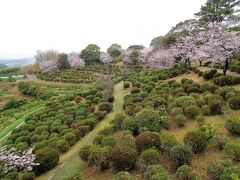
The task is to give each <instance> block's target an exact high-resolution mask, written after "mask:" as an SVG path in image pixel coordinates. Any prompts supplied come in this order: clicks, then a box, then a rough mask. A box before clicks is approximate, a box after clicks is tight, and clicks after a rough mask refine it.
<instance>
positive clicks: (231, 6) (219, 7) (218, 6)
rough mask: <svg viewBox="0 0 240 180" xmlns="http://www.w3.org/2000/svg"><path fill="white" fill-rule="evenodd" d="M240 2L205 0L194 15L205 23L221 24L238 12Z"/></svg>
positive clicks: (239, 0) (238, 0)
mask: <svg viewBox="0 0 240 180" xmlns="http://www.w3.org/2000/svg"><path fill="white" fill-rule="evenodd" d="M239 5H240V0H207V2H206V4H205V5H203V6H202V7H201V11H200V12H198V13H196V14H195V15H196V16H197V17H200V20H203V21H207V22H222V21H224V20H225V19H226V18H228V17H229V16H231V15H233V14H234V13H235V12H237V11H239V9H238V7H239Z"/></svg>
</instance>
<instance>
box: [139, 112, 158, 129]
mask: <svg viewBox="0 0 240 180" xmlns="http://www.w3.org/2000/svg"><path fill="white" fill-rule="evenodd" d="M136 121H137V123H138V127H139V130H140V131H154V132H158V131H159V130H160V117H159V115H158V113H157V112H156V111H155V110H153V109H149V108H145V109H142V110H141V111H139V112H138V113H137V114H136Z"/></svg>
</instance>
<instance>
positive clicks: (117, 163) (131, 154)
mask: <svg viewBox="0 0 240 180" xmlns="http://www.w3.org/2000/svg"><path fill="white" fill-rule="evenodd" d="M137 157H138V153H137V151H136V149H134V148H132V147H128V146H126V145H122V146H115V147H114V148H113V150H112V152H111V161H112V164H113V167H114V168H115V169H117V170H124V171H126V170H131V169H134V168H135V164H136V161H137Z"/></svg>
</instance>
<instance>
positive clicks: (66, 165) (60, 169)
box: [36, 82, 125, 180]
mask: <svg viewBox="0 0 240 180" xmlns="http://www.w3.org/2000/svg"><path fill="white" fill-rule="evenodd" d="M113 94H114V97H115V101H114V103H113V112H111V113H110V114H108V115H107V116H106V118H105V119H104V120H102V121H101V122H100V123H99V124H98V125H97V126H96V127H95V129H94V130H92V131H91V132H90V133H89V134H87V135H86V136H85V137H83V138H82V139H81V140H80V141H78V143H76V144H75V145H74V146H73V147H71V149H70V150H69V151H68V152H67V153H65V154H63V155H62V156H61V157H60V160H59V164H58V166H56V167H55V168H53V169H52V170H50V171H49V172H48V173H46V174H43V175H42V176H39V177H38V178H36V179H38V180H61V179H63V178H64V177H69V176H71V175H73V174H74V173H77V172H81V166H82V165H83V161H81V159H80V158H79V155H78V152H79V149H80V148H81V147H83V146H84V145H87V144H90V143H91V142H92V141H93V139H94V138H95V136H96V135H97V134H98V132H99V131H101V130H102V129H103V128H104V127H106V126H107V125H108V124H109V122H110V121H111V120H112V119H113V118H114V116H115V115H116V114H118V113H120V112H122V111H123V97H124V95H125V92H124V90H123V82H120V83H118V84H116V85H115V87H114V93H113Z"/></svg>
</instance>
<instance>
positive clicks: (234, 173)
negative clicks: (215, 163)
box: [220, 166, 240, 180]
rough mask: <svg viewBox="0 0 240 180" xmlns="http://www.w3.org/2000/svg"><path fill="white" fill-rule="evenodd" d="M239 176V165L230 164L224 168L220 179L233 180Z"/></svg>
mask: <svg viewBox="0 0 240 180" xmlns="http://www.w3.org/2000/svg"><path fill="white" fill-rule="evenodd" d="M239 176H240V167H239V166H231V167H228V168H226V169H225V170H224V171H223V173H222V175H221V176H220V180H234V179H236V180H237V179H238V178H239Z"/></svg>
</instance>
